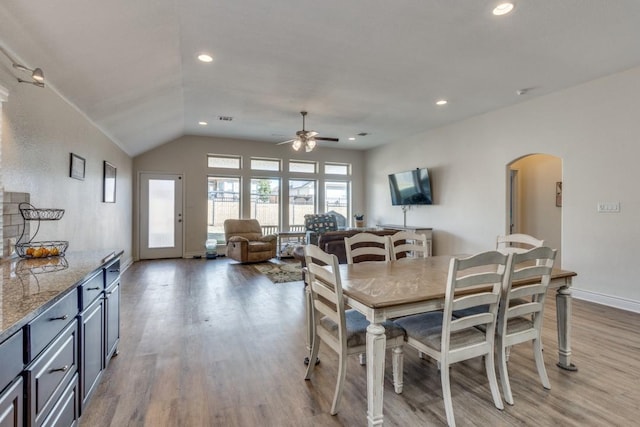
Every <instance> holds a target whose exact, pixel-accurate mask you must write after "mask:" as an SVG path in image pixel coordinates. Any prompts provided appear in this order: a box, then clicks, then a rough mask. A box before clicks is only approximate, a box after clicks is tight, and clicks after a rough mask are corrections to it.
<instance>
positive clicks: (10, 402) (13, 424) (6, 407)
mask: <svg viewBox="0 0 640 427" xmlns="http://www.w3.org/2000/svg"><path fill="white" fill-rule="evenodd" d="M22 394H23V381H22V377H18V378H16V379H15V380H14V381H13V383H11V384H10V385H9V386H8V387H7V388H6V389H5V390H4V391H3V392H2V393H0V426H2V427H22V423H23V412H24V410H23V407H22V405H23V403H22V402H23V397H22Z"/></svg>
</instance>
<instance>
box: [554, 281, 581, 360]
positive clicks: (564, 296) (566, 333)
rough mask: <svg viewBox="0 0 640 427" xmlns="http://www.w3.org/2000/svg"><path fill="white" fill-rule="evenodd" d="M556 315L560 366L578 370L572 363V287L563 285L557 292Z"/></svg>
mask: <svg viewBox="0 0 640 427" xmlns="http://www.w3.org/2000/svg"><path fill="white" fill-rule="evenodd" d="M556 315H557V317H558V363H557V365H558V367H560V368H562V369H566V370H567V371H577V370H578V368H577V367H576V365H574V364H573V363H571V289H569V286H562V287H560V288H559V289H558V292H557V293H556Z"/></svg>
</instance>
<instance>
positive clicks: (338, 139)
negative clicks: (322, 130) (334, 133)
mask: <svg viewBox="0 0 640 427" xmlns="http://www.w3.org/2000/svg"><path fill="white" fill-rule="evenodd" d="M315 139H316V141H333V142H338V141H340V138H323V137H321V136H316V138H315Z"/></svg>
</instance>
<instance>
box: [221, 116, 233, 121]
mask: <svg viewBox="0 0 640 427" xmlns="http://www.w3.org/2000/svg"><path fill="white" fill-rule="evenodd" d="M218 120H220V121H221V122H230V121H232V120H233V117H231V116H218Z"/></svg>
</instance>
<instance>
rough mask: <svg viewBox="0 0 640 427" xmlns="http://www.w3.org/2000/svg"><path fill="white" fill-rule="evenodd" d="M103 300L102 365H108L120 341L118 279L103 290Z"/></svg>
mask: <svg viewBox="0 0 640 427" xmlns="http://www.w3.org/2000/svg"><path fill="white" fill-rule="evenodd" d="M104 294H105V296H104V301H105V310H104V316H105V321H104V325H105V360H104V367H105V368H106V367H107V366H108V365H109V360H111V358H112V357H113V356H115V355H116V354H118V343H119V342H120V280H119V278H118V280H117V281H116V282H115V283H112V284H111V285H110V286H109V287H108V288H107V289H106V290H105V292H104Z"/></svg>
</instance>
